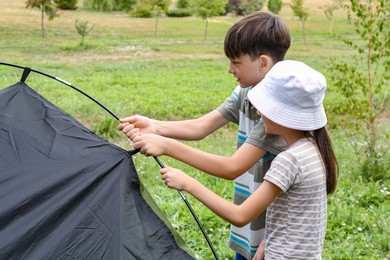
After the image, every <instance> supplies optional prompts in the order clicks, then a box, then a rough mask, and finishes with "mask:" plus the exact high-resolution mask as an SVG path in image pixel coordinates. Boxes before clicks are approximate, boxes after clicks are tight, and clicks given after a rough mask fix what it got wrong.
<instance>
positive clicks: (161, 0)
mask: <svg viewBox="0 0 390 260" xmlns="http://www.w3.org/2000/svg"><path fill="white" fill-rule="evenodd" d="M146 2H148V4H149V5H150V6H151V7H152V10H153V11H154V13H155V16H156V23H155V26H154V36H155V37H157V31H158V18H159V17H160V14H161V12H164V13H165V12H166V11H168V7H169V5H170V4H171V0H146Z"/></svg>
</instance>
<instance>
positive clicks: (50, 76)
mask: <svg viewBox="0 0 390 260" xmlns="http://www.w3.org/2000/svg"><path fill="white" fill-rule="evenodd" d="M0 65H6V66H11V67H15V68H19V69H23V75H22V77H21V79H20V81H21V82H23V83H24V82H25V80H26V79H27V77H28V76H29V75H30V72H31V71H32V72H35V73H38V74H41V75H44V76H46V77H49V78H52V79H54V80H56V81H58V82H61V83H62V84H64V85H66V86H68V87H71V88H73V89H74V90H76V91H78V92H80V93H81V94H83V95H84V96H86V97H88V98H89V99H91V100H92V101H93V102H95V103H96V104H98V105H99V106H100V107H102V108H103V109H104V110H106V111H107V112H108V113H109V114H110V115H112V116H113V117H114V118H115V119H116V120H118V121H119V119H120V118H119V117H118V116H117V115H115V114H114V113H113V112H112V111H111V110H110V109H108V108H107V107H106V106H105V105H103V104H102V103H100V102H99V101H98V100H97V99H95V98H94V97H92V96H90V95H89V94H88V93H86V92H84V91H82V90H81V89H79V88H77V87H76V86H74V85H72V84H71V83H69V82H67V81H65V80H63V79H60V78H58V77H55V76H52V75H50V74H47V73H45V72H42V71H39V70H35V69H32V68H29V67H24V66H20V65H16V64H11V63H6V62H0ZM138 151H139V150H133V151H129V152H128V153H129V154H135V153H137V152H138ZM153 158H154V159H155V160H156V162H157V163H158V165H159V166H160V167H161V168H164V164H163V163H162V162H161V161H160V159H159V158H158V157H157V156H153ZM177 191H178V192H179V194H180V197H181V198H182V199H183V201H184V202H185V204H186V205H187V208H188V209H189V211H190V212H191V214H192V216H193V217H194V219H195V221H196V223H197V224H198V226H199V228H200V230H201V231H202V234H203V236H204V237H205V239H206V241H207V244H208V245H209V247H210V249H211V251H212V252H213V255H214V257H215V259H217V260H219V257H218V254H217V252H216V251H215V248H214V246H213V244H212V243H211V241H210V239H209V237H208V235H207V233H206V231H205V229H204V228H203V226H202V224H201V223H200V220H199V218H198V216H197V215H196V214H195V212H194V210H193V209H192V207H191V204H190V203H189V202H188V200H187V199H186V197H185V196H184V194H183V192H182V191H181V190H177Z"/></svg>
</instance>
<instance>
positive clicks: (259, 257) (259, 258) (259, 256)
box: [253, 240, 264, 260]
mask: <svg viewBox="0 0 390 260" xmlns="http://www.w3.org/2000/svg"><path fill="white" fill-rule="evenodd" d="M253 260H264V240H263V241H261V243H260V245H259V248H257V251H256V254H255V256H254V257H253Z"/></svg>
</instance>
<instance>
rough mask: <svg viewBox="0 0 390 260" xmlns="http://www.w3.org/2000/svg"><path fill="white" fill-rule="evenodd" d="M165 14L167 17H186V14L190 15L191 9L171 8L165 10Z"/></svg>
mask: <svg viewBox="0 0 390 260" xmlns="http://www.w3.org/2000/svg"><path fill="white" fill-rule="evenodd" d="M166 15H167V16H169V17H188V16H192V10H191V9H189V8H179V9H173V10H168V11H167V12H166Z"/></svg>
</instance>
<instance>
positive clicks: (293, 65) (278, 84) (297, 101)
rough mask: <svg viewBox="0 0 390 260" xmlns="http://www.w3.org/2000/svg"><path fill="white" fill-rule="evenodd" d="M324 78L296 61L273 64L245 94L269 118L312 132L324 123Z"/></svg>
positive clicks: (285, 125) (288, 126)
mask: <svg viewBox="0 0 390 260" xmlns="http://www.w3.org/2000/svg"><path fill="white" fill-rule="evenodd" d="M325 90H326V79H325V77H324V76H323V75H322V74H321V73H319V72H318V71H316V70H314V69H312V68H310V67H309V66H307V65H306V64H304V63H302V62H299V61H292V60H285V61H280V62H278V63H276V64H275V65H274V66H273V67H272V69H271V70H270V71H269V72H268V73H267V74H266V76H265V77H264V79H263V80H262V81H261V82H260V83H259V84H257V85H256V87H254V88H253V89H252V90H250V91H249V93H248V98H249V101H250V102H251V103H252V105H253V106H254V107H255V108H256V109H257V110H258V111H260V113H261V114H263V115H264V116H266V117H267V118H269V119H270V120H271V121H273V122H275V123H277V124H279V125H281V126H284V127H287V128H291V129H297V130H303V131H311V130H316V129H319V128H321V127H323V126H325V125H326V122H327V120H326V114H325V110H324V107H323V105H322V101H323V100H324V96H325Z"/></svg>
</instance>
